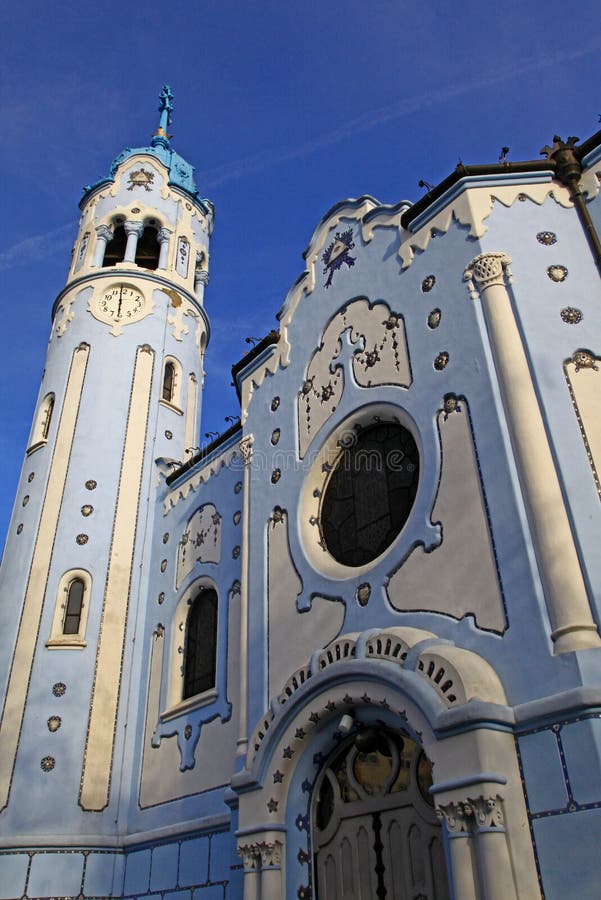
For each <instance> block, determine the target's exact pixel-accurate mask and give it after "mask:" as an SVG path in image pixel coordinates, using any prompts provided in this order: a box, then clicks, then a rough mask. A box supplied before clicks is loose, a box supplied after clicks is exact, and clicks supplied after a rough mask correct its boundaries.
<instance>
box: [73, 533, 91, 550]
mask: <svg viewBox="0 0 601 900" xmlns="http://www.w3.org/2000/svg"><path fill="white" fill-rule="evenodd" d="M88 540H89V538H88V536H87V534H78V535H77V537H76V538H75V541H76V543H78V544H79V546H80V547H83V545H84V544H87V543H88Z"/></svg>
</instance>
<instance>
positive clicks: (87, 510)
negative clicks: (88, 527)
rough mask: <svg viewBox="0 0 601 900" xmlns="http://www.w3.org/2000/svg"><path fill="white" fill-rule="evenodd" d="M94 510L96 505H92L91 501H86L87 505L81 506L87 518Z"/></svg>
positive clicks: (83, 514)
mask: <svg viewBox="0 0 601 900" xmlns="http://www.w3.org/2000/svg"><path fill="white" fill-rule="evenodd" d="M93 512H94V507H93V506H90V504H89V503H86V505H85V506H82V508H81V514H82V516H85V517H86V518H87V516H91V515H92V513H93Z"/></svg>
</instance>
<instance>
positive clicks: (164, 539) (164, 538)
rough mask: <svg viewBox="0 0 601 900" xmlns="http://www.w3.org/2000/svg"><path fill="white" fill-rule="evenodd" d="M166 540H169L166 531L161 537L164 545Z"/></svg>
mask: <svg viewBox="0 0 601 900" xmlns="http://www.w3.org/2000/svg"><path fill="white" fill-rule="evenodd" d="M168 540H169V532H168V531H166V532H165V534H164V535H163V543H164V544H166V543H167V541H168Z"/></svg>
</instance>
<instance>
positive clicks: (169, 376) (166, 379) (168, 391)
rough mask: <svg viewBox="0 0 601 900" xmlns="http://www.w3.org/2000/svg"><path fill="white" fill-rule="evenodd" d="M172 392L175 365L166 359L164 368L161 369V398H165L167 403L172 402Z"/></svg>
mask: <svg viewBox="0 0 601 900" xmlns="http://www.w3.org/2000/svg"><path fill="white" fill-rule="evenodd" d="M174 394H175V366H174V365H173V363H172V362H169V361H167V362H166V363H165V369H164V371H163V400H167V402H168V403H172V402H173V397H174Z"/></svg>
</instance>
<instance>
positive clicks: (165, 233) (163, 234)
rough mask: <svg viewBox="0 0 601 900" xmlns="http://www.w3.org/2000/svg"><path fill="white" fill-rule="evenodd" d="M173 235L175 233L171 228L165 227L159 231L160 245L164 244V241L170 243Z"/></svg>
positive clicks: (158, 239)
mask: <svg viewBox="0 0 601 900" xmlns="http://www.w3.org/2000/svg"><path fill="white" fill-rule="evenodd" d="M172 234H173V232H172V231H171V229H170V228H165V226H163V227H162V228H159V230H158V231H157V241H158V242H159V244H162V243H164V241H168V240H169V238H170V237H171V235H172Z"/></svg>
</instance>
